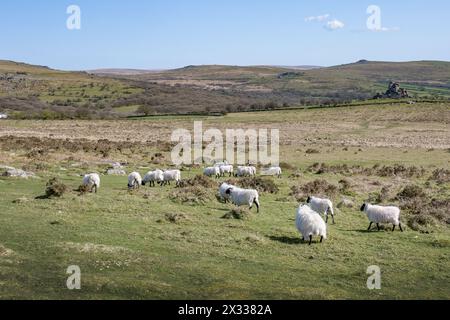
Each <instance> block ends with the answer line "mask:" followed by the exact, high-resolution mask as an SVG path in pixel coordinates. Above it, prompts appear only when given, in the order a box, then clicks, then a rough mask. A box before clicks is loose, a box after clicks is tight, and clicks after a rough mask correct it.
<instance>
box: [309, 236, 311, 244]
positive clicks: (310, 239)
mask: <svg viewBox="0 0 450 320" xmlns="http://www.w3.org/2000/svg"><path fill="white" fill-rule="evenodd" d="M311 243H312V235H310V236H309V245H311Z"/></svg>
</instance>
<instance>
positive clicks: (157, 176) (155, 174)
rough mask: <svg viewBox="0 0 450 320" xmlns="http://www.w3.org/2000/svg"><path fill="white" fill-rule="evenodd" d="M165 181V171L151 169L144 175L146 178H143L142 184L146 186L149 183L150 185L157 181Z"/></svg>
mask: <svg viewBox="0 0 450 320" xmlns="http://www.w3.org/2000/svg"><path fill="white" fill-rule="evenodd" d="M163 181H164V172H162V171H161V170H155V171H149V172H147V174H146V175H145V176H144V179H143V180H142V185H143V186H145V185H146V184H147V183H148V184H149V186H150V187H152V186H153V187H154V186H155V182H156V183H158V184H159V183H162V182H163Z"/></svg>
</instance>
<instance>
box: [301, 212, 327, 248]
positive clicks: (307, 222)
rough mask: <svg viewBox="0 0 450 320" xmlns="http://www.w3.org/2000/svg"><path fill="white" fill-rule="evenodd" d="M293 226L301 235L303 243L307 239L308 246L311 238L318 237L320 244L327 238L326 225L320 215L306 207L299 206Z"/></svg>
mask: <svg viewBox="0 0 450 320" xmlns="http://www.w3.org/2000/svg"><path fill="white" fill-rule="evenodd" d="M295 225H296V226H297V229H298V231H299V232H300V233H301V234H302V237H303V241H305V239H306V238H309V245H311V243H312V237H313V236H320V242H322V241H323V239H326V238H327V225H326V224H325V221H323V219H322V217H321V216H320V214H318V213H317V212H315V211H314V210H312V209H311V208H310V207H309V206H308V205H300V207H299V208H298V209H297V216H296V218H295Z"/></svg>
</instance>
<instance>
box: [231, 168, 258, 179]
mask: <svg viewBox="0 0 450 320" xmlns="http://www.w3.org/2000/svg"><path fill="white" fill-rule="evenodd" d="M255 174H256V168H255V167H247V166H239V167H237V170H236V174H235V176H236V177H251V176H254V175H255Z"/></svg>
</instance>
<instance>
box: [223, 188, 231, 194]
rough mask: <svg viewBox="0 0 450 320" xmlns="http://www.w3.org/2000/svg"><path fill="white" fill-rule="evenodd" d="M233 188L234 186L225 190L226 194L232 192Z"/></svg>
mask: <svg viewBox="0 0 450 320" xmlns="http://www.w3.org/2000/svg"><path fill="white" fill-rule="evenodd" d="M232 190H233V188H228V189H227V191H225V194H231V191H232Z"/></svg>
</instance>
